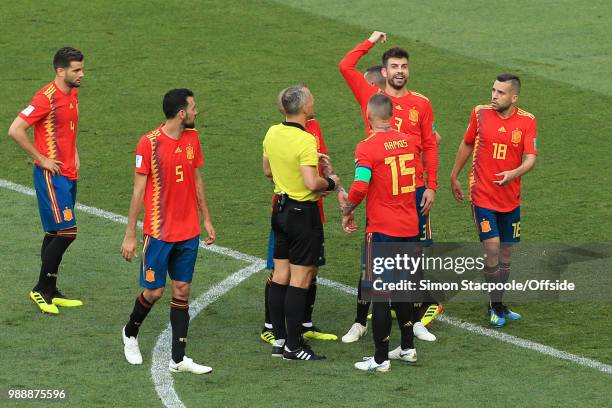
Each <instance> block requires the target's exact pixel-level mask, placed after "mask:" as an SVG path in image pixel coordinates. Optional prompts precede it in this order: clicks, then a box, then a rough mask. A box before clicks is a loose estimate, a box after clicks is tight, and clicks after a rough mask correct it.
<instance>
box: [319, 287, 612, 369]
mask: <svg viewBox="0 0 612 408" xmlns="http://www.w3.org/2000/svg"><path fill="white" fill-rule="evenodd" d="M317 280H318V282H319V283H321V284H322V285H325V286H329V287H332V288H334V289H337V290H339V291H341V292H345V293H348V294H350V295H353V296H357V290H356V289H355V288H353V287H351V286H347V285H345V284H343V283H339V282H335V281H333V280H329V279H325V278H317ZM437 320H439V321H441V322H444V323H446V324H449V325H451V326H455V327H458V328H460V329H463V330H467V331H469V332H472V333H475V334H480V335H481V336H486V337H491V338H493V339H496V340H499V341H502V342H504V343H510V344H513V345H515V346H518V347H521V348H524V349H528V350H533V351H537V352H538V353H542V354H546V355H548V356H551V357H555V358H558V359H560V360H567V361H571V362H572V363H576V364H579V365H582V366H585V367H589V368H594V369H595V370H599V371H601V372H604V373H607V374H612V366H610V365H608V364H604V363H602V362H600V361H597V360H593V359H590V358H587V357H582V356H577V355H575V354H572V353H568V352H566V351H561V350H557V349H556V348H553V347H550V346H546V345H544V344H540V343H536V342H535V341H531V340H526V339H522V338H520V337H516V336H513V335H511V334H507V333H503V332H500V331H496V330H492V329H487V328H486V327H482V326H479V325H477V324H473V323H468V322H464V321H461V320H459V319H457V318H454V317H451V316H448V315H444V314H443V315H440V316H438V317H437Z"/></svg>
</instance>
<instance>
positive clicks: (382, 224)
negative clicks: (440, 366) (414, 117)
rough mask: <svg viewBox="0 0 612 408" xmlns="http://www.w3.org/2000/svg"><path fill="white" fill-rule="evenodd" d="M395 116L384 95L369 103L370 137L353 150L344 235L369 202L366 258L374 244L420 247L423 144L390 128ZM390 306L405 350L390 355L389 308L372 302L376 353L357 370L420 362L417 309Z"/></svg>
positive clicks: (407, 305)
mask: <svg viewBox="0 0 612 408" xmlns="http://www.w3.org/2000/svg"><path fill="white" fill-rule="evenodd" d="M392 114H393V102H392V100H391V98H389V97H388V96H386V95H384V94H375V95H374V96H372V97H371V98H370V100H369V102H368V104H367V117H368V123H369V124H370V126H371V129H372V133H371V135H370V137H368V138H367V139H366V140H364V141H362V142H360V143H359V144H358V145H357V148H356V149H355V181H354V182H353V184H352V185H351V188H350V190H349V197H348V201H349V203H348V205H347V206H346V207H345V208H344V209H343V215H344V217H343V218H342V226H343V229H344V231H346V232H347V233H352V232H354V231H355V230H356V225H355V220H354V215H353V211H354V209H355V207H356V206H358V205H359V203H361V201H363V199H364V198H365V199H366V218H367V224H366V245H365V248H364V250H365V251H366V254H367V253H371V249H372V243H376V242H416V243H418V242H419V219H418V215H417V208H416V204H415V199H416V187H417V181H416V176H415V174H416V166H417V163H418V161H419V155H420V153H421V151H420V144H419V140H418V137H417V136H416V135H414V134H406V133H402V132H400V131H398V130H396V129H392V127H391V124H390V122H389V120H390V119H391V116H392ZM391 303H392V307H393V309H394V310H395V312H396V314H397V319H398V323H399V326H400V330H401V345H400V346H399V347H397V348H396V349H394V350H393V351H391V352H389V335H390V333H391V313H390V310H389V307H390V305H389V302H388V301H379V302H372V326H373V330H372V331H373V337H374V344H375V346H376V353H375V354H374V356H373V357H370V358H367V359H364V361H360V362H357V363H355V368H357V369H359V370H365V371H383V372H384V371H387V370H389V367H390V361H389V360H391V359H399V360H403V361H409V362H415V361H416V359H417V355H416V349H415V347H414V333H413V330H412V325H413V320H412V319H413V310H412V309H413V304H412V303H411V302H391Z"/></svg>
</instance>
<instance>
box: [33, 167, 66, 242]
mask: <svg viewBox="0 0 612 408" xmlns="http://www.w3.org/2000/svg"><path fill="white" fill-rule="evenodd" d="M32 177H33V178H34V189H35V190H36V198H37V199H38V212H39V213H40V220H41V222H42V226H43V229H44V230H45V232H52V231H57V230H62V229H66V228H71V227H74V226H75V225H76V217H75V215H74V205H75V203H76V195H77V182H76V180H69V179H68V178H67V177H65V176H60V175H56V176H54V175H52V174H51V172H50V171H48V170H45V169H41V168H40V167H38V166H34V174H33V175H32Z"/></svg>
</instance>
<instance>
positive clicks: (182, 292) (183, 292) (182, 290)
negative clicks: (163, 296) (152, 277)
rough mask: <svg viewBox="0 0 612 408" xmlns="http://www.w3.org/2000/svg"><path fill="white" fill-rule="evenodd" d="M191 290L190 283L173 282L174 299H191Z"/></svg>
mask: <svg viewBox="0 0 612 408" xmlns="http://www.w3.org/2000/svg"><path fill="white" fill-rule="evenodd" d="M190 289H191V284H190V283H188V282H179V281H173V282H172V297H173V298H176V299H181V300H187V299H189V291H190Z"/></svg>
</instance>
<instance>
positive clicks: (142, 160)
mask: <svg viewBox="0 0 612 408" xmlns="http://www.w3.org/2000/svg"><path fill="white" fill-rule="evenodd" d="M134 171H135V172H136V173H140V174H149V173H150V172H151V142H150V141H149V139H148V138H146V137H143V138H141V139H140V142H138V146H136V165H135V168H134Z"/></svg>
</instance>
